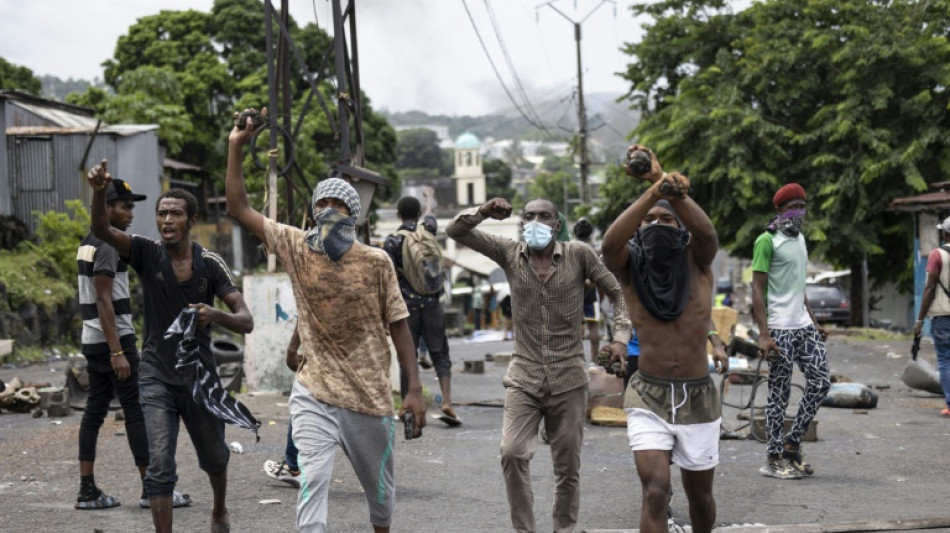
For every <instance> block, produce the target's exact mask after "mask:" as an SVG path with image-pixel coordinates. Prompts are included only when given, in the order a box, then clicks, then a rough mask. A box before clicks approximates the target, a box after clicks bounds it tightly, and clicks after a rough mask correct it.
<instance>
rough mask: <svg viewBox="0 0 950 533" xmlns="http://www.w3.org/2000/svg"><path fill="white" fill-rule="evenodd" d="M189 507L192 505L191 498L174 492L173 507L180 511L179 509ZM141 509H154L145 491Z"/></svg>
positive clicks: (141, 499) (140, 505)
mask: <svg viewBox="0 0 950 533" xmlns="http://www.w3.org/2000/svg"><path fill="white" fill-rule="evenodd" d="M189 505H191V496H189V495H187V494H182V493H180V492H178V491H177V490H176V491H172V507H174V508H175V509H178V508H179V507H188V506H189ZM139 507H141V508H142V509H149V508H151V507H152V504H151V503H150V502H149V499H148V498H147V497H146V496H145V490H142V497H141V498H139Z"/></svg>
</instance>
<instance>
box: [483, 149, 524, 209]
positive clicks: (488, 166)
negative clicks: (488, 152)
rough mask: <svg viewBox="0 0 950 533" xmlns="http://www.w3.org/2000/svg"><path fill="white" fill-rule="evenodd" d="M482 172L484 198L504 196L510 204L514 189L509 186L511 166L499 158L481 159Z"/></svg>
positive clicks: (514, 194)
mask: <svg viewBox="0 0 950 533" xmlns="http://www.w3.org/2000/svg"><path fill="white" fill-rule="evenodd" d="M482 172H483V173H484V174H485V198H486V199H489V200H490V199H492V198H505V199H507V200H508V201H509V202H512V204H513V203H514V202H515V196H516V194H517V193H516V191H515V190H514V189H513V188H511V167H509V166H508V165H507V164H506V163H505V162H504V161H502V160H501V159H483V160H482Z"/></svg>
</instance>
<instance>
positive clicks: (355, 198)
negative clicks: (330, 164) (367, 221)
mask: <svg viewBox="0 0 950 533" xmlns="http://www.w3.org/2000/svg"><path fill="white" fill-rule="evenodd" d="M324 198H336V199H338V200H343V203H345V204H346V207H348V208H349V210H350V216H351V217H353V218H360V211H361V209H360V195H359V194H358V193H357V192H356V189H355V188H353V186H352V185H350V184H349V183H347V182H346V181H345V180H342V179H340V178H327V179H325V180H323V181H321V182H320V183H318V184H317V188H316V189H314V190H313V198H312V199H311V200H310V202H311V203H312V204H313V212H314V213H317V202H319V201H320V200H323V199H324Z"/></svg>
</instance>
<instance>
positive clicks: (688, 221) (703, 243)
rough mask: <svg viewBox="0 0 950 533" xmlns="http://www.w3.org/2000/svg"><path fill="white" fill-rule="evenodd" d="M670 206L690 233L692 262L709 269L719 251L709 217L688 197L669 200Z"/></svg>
mask: <svg viewBox="0 0 950 533" xmlns="http://www.w3.org/2000/svg"><path fill="white" fill-rule="evenodd" d="M673 175H676V173H675V172H674V173H673ZM670 205H672V206H673V209H676V214H678V215H679V217H680V220H682V221H683V225H684V226H686V229H687V230H688V231H689V233H690V239H689V249H690V250H692V252H693V261H696V264H697V265H699V267H700V268H709V267H710V266H711V265H712V262H713V259H715V258H716V252H717V251H719V237H718V236H717V235H716V228H714V227H713V224H712V221H711V220H709V216H708V215H706V212H705V211H703V208H701V207H699V204H697V203H696V202H695V201H693V199H692V198H690V197H689V196H686V197H684V198H679V199H671V200H670Z"/></svg>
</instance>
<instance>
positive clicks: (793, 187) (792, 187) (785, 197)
mask: <svg viewBox="0 0 950 533" xmlns="http://www.w3.org/2000/svg"><path fill="white" fill-rule="evenodd" d="M798 198H801V199H802V200H805V199H806V198H805V189H803V188H802V186H801V185H799V184H797V183H789V184H788V185H785V186H783V187H782V188H781V189H779V190H778V192H776V193H775V196H773V197H772V205H774V206H775V209H778V208H779V207H782V204H784V203H785V202H787V201H789V200H795V199H798Z"/></svg>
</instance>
